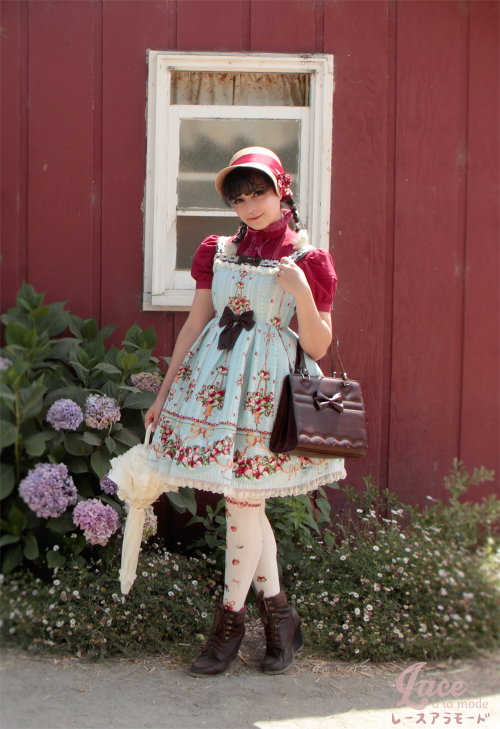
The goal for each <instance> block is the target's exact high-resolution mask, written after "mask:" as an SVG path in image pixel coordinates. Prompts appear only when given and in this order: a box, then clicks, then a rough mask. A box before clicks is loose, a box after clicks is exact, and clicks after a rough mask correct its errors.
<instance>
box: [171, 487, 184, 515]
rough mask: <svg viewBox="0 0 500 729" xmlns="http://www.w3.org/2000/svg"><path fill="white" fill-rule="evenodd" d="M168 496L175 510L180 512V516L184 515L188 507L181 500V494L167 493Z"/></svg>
mask: <svg viewBox="0 0 500 729" xmlns="http://www.w3.org/2000/svg"><path fill="white" fill-rule="evenodd" d="M166 494H167V499H168V500H169V501H170V503H171V504H172V506H173V507H174V509H175V510H176V511H178V512H179V514H184V512H185V511H186V506H185V504H184V503H183V502H182V498H179V494H176V493H175V491H167V492H166Z"/></svg>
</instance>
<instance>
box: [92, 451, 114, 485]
mask: <svg viewBox="0 0 500 729" xmlns="http://www.w3.org/2000/svg"><path fill="white" fill-rule="evenodd" d="M90 464H91V466H92V468H93V469H94V471H95V473H96V474H97V475H98V477H99V478H100V479H101V478H102V477H103V476H105V475H106V474H107V473H108V471H109V469H110V468H111V466H110V463H109V458H108V456H107V455H106V454H105V453H103V451H102V450H98V451H94V452H93V453H92V455H91V456H90Z"/></svg>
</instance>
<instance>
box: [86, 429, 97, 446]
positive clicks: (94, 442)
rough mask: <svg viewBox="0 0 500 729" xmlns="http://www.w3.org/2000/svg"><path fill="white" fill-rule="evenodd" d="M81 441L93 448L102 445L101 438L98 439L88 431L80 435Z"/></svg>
mask: <svg viewBox="0 0 500 729" xmlns="http://www.w3.org/2000/svg"><path fill="white" fill-rule="evenodd" d="M82 440H84V441H85V443H89V444H90V445H93V446H100V445H102V438H99V436H98V435H96V434H95V433H91V432H90V431H89V430H86V431H85V432H84V433H83V435H82Z"/></svg>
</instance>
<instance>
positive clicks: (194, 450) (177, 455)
mask: <svg viewBox="0 0 500 729" xmlns="http://www.w3.org/2000/svg"><path fill="white" fill-rule="evenodd" d="M232 444H233V439H232V438H231V436H229V435H227V436H226V437H225V438H222V439H221V440H216V441H215V442H212V443H207V445H194V446H185V445H183V443H182V442H181V440H180V438H179V437H178V436H176V435H175V434H174V435H173V437H172V438H170V439H169V440H168V441H167V445H166V455H168V456H169V457H170V458H171V459H172V460H174V461H175V462H176V463H178V464H179V465H181V466H185V468H199V467H200V466H208V465H210V464H211V463H215V462H218V458H219V456H228V455H230V453H231V449H232Z"/></svg>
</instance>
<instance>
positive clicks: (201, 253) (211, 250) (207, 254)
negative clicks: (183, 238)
mask: <svg viewBox="0 0 500 729" xmlns="http://www.w3.org/2000/svg"><path fill="white" fill-rule="evenodd" d="M218 240H219V236H218V235H209V236H208V238H205V240H204V241H202V242H201V243H200V245H199V246H198V249H197V250H196V253H195V254H194V257H193V265H192V266H191V278H194V280H195V281H196V288H197V289H211V288H212V279H213V277H214V272H213V265H214V256H215V252H216V250H217V242H218Z"/></svg>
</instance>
